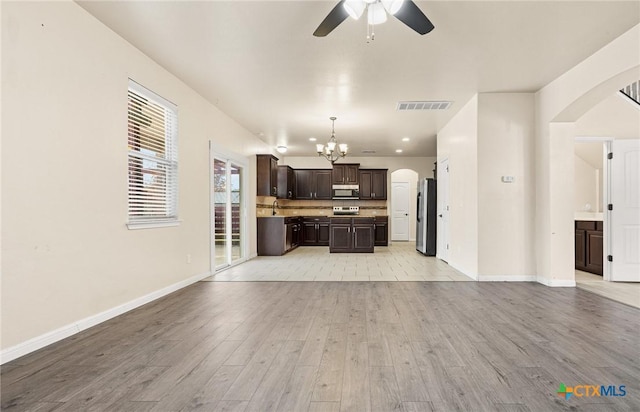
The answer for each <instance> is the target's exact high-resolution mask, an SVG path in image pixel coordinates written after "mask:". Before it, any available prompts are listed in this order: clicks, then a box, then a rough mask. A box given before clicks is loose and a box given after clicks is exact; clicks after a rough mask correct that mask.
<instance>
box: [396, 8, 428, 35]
mask: <svg viewBox="0 0 640 412" xmlns="http://www.w3.org/2000/svg"><path fill="white" fill-rule="evenodd" d="M395 16H396V17H397V18H398V20H400V21H401V22H403V23H404V24H406V25H407V26H409V27H410V28H412V29H413V30H415V31H417V32H418V33H420V34H427V33H429V32H430V31H431V30H433V29H434V27H435V26H434V25H433V23H431V21H429V19H428V18H427V16H425V15H424V13H422V11H421V10H420V9H419V8H418V6H416V4H415V3H414V2H413V1H412V0H404V4H403V5H402V7H401V8H400V10H398V12H397V13H396V14H395Z"/></svg>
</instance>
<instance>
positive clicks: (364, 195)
mask: <svg viewBox="0 0 640 412" xmlns="http://www.w3.org/2000/svg"><path fill="white" fill-rule="evenodd" d="M360 199H361V200H387V169H360Z"/></svg>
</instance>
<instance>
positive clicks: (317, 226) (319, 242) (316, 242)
mask: <svg viewBox="0 0 640 412" xmlns="http://www.w3.org/2000/svg"><path fill="white" fill-rule="evenodd" d="M301 244H302V245H303V246H329V218H328V217H303V218H302V240H301Z"/></svg>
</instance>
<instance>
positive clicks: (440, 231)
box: [436, 159, 449, 262]
mask: <svg viewBox="0 0 640 412" xmlns="http://www.w3.org/2000/svg"><path fill="white" fill-rule="evenodd" d="M437 190H438V196H437V199H438V202H437V203H438V206H437V208H438V219H437V222H438V223H437V225H436V232H437V249H436V256H437V257H438V258H439V259H442V260H444V261H445V262H448V261H449V159H444V160H442V161H441V162H440V164H438V186H437Z"/></svg>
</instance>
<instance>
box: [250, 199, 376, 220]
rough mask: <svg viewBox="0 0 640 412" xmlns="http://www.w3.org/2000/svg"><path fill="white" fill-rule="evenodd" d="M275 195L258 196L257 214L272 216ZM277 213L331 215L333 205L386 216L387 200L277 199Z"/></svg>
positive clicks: (287, 214)
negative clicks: (354, 207)
mask: <svg viewBox="0 0 640 412" xmlns="http://www.w3.org/2000/svg"><path fill="white" fill-rule="evenodd" d="M274 200H276V198H275V197H272V196H257V197H256V215H257V216H258V217H261V216H271V212H272V205H273V202H274ZM277 201H278V203H277V207H276V214H277V215H279V216H329V215H332V214H333V206H353V205H355V206H360V215H361V216H386V215H387V201H386V200H350V201H349V200H288V199H277Z"/></svg>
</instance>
